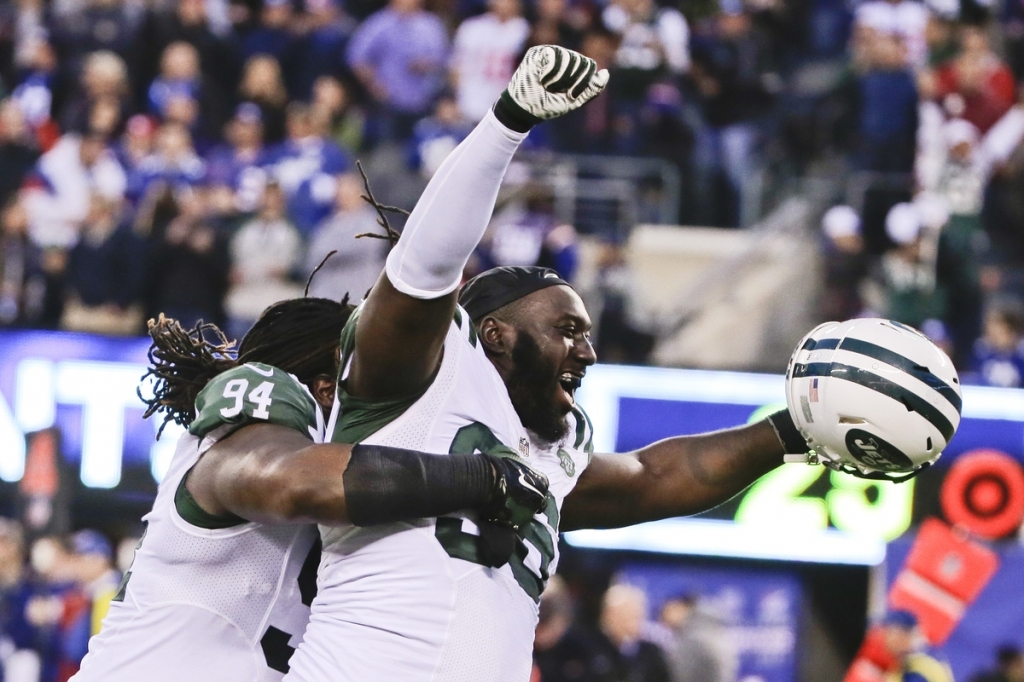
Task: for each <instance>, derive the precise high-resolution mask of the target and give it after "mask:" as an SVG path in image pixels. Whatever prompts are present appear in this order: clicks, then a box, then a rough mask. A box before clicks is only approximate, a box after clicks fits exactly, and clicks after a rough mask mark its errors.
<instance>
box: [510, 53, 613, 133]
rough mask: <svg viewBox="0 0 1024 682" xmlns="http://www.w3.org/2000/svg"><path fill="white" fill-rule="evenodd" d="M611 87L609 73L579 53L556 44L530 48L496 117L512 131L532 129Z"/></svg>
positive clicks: (577, 106)
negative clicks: (609, 85)
mask: <svg viewBox="0 0 1024 682" xmlns="http://www.w3.org/2000/svg"><path fill="white" fill-rule="evenodd" d="M607 84H608V70H607V69H601V70H600V71H598V70H597V63H596V62H595V61H594V60H593V59H590V58H589V57H584V56H583V55H581V54H580V53H579V52H573V51H572V50H568V49H566V48H564V47H558V46H557V45H538V46H537V47H531V48H530V49H529V50H528V51H527V52H526V56H525V57H523V61H522V62H521V63H520V64H519V68H518V69H516V72H515V73H514V74H512V80H511V81H509V84H508V87H507V88H506V89H505V91H504V92H503V93H501V97H500V98H499V99H498V101H497V103H496V104H495V105H494V114H495V116H496V117H497V118H498V120H499V121H501V123H502V124H504V125H505V126H506V127H508V128H510V129H511V130H516V131H519V132H523V133H525V132H527V131H528V130H529V129H530V128H531V127H532V126H534V125H536V124H538V123H540V122H541V121H546V120H548V119H552V118H557V117H558V116H561V115H563V114H566V113H568V112H570V111H572V110H573V109H578V108H579V107H581V106H583V105H584V104H586V103H587V102H589V101H590V100H591V99H593V98H594V97H596V96H597V95H598V94H600V92H601V91H602V90H604V87H605V86H606V85H607Z"/></svg>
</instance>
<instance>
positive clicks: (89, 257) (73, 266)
mask: <svg viewBox="0 0 1024 682" xmlns="http://www.w3.org/2000/svg"><path fill="white" fill-rule="evenodd" d="M89 204H90V205H89V213H88V215H87V216H86V218H85V220H84V222H83V223H82V229H81V235H80V238H79V240H78V243H77V244H76V245H75V246H74V248H72V249H71V252H70V254H69V256H68V267H67V300H66V302H65V305H64V315H63V317H62V319H61V326H62V327H63V328H64V329H68V330H70V331H81V332H94V333H100V334H117V335H130V334H137V333H139V331H140V330H141V329H142V308H141V300H142V290H141V289H142V277H143V273H142V267H143V258H144V255H145V252H144V248H143V245H142V244H141V242H140V241H139V240H138V238H137V237H136V236H135V235H134V234H132V232H131V229H130V227H129V226H128V225H127V224H126V223H124V222H122V220H121V218H122V216H121V205H120V203H119V202H117V201H114V200H111V199H109V198H107V197H104V196H102V195H100V194H93V195H92V197H91V198H90V202H89Z"/></svg>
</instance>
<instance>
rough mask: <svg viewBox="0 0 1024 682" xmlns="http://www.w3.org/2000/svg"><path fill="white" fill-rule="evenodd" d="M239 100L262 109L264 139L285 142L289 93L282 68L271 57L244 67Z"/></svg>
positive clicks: (257, 59) (261, 58)
mask: <svg viewBox="0 0 1024 682" xmlns="http://www.w3.org/2000/svg"><path fill="white" fill-rule="evenodd" d="M238 96H239V99H242V100H245V101H247V102H253V103H254V104H256V105H257V106H258V107H259V108H260V114H261V118H262V120H263V139H264V141H265V142H266V143H267V144H276V143H278V142H280V141H281V140H283V139H284V134H285V111H286V109H287V108H288V91H287V90H285V87H284V80H283V79H282V77H281V65H280V64H279V63H278V61H277V60H276V59H274V58H273V57H271V56H269V55H256V56H255V57H252V58H251V59H249V60H248V61H247V62H246V63H245V68H244V70H243V71H242V80H241V83H240V84H239V86H238Z"/></svg>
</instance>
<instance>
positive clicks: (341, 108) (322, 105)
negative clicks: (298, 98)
mask: <svg viewBox="0 0 1024 682" xmlns="http://www.w3.org/2000/svg"><path fill="white" fill-rule="evenodd" d="M312 107H313V116H314V117H315V118H317V119H319V120H320V121H323V122H324V123H325V125H326V128H327V130H328V136H329V137H330V138H331V139H332V140H334V142H335V143H337V145H338V146H339V147H341V148H342V149H344V150H345V151H346V152H348V153H349V154H355V153H357V152H359V150H360V149H362V147H363V131H364V130H365V129H366V112H364V111H363V108H362V107H361V106H360V105H359V104H358V103H357V102H356V101H354V99H353V96H352V91H351V89H350V88H349V87H348V86H347V85H345V84H344V83H342V82H341V81H340V80H338V79H337V78H334V77H333V76H320V78H317V79H316V82H315V83H313V101H312Z"/></svg>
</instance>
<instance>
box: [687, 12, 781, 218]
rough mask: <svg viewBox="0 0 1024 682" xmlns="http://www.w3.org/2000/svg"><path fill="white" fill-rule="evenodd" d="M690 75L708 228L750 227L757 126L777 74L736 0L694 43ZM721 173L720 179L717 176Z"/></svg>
mask: <svg viewBox="0 0 1024 682" xmlns="http://www.w3.org/2000/svg"><path fill="white" fill-rule="evenodd" d="M692 59H693V65H692V67H691V74H692V76H693V80H694V83H695V85H696V88H697V94H698V97H699V98H700V102H701V106H702V111H703V117H704V124H705V127H704V129H703V130H702V131H701V132H700V135H699V138H698V147H697V163H698V166H699V167H700V169H701V172H702V176H703V178H704V180H703V188H702V191H701V195H702V196H711V195H714V194H716V192H715V187H716V186H719V185H720V183H721V182H724V187H723V190H724V191H722V192H718V193H717V194H718V195H719V198H718V199H717V201H715V200H712V201H708V202H706V203H707V206H708V208H710V211H706V212H709V215H706V216H702V222H703V223H704V224H707V225H724V226H737V225H749V224H750V223H751V222H753V220H754V217H755V215H756V212H757V206H756V203H757V202H756V199H755V192H756V185H757V183H758V182H759V181H758V180H757V175H758V174H759V172H760V166H761V160H760V159H761V157H760V153H759V136H760V125H761V123H762V121H763V119H764V117H765V116H766V114H767V113H768V111H769V110H770V108H771V105H772V102H773V99H774V90H775V87H776V81H777V76H776V75H775V73H774V70H773V67H772V65H771V62H770V55H769V53H768V51H767V45H766V43H765V40H764V38H763V36H762V35H761V34H760V33H759V32H758V31H757V30H755V28H754V24H753V19H752V17H751V16H750V14H749V13H748V12H747V11H746V10H745V9H744V8H743V6H742V4H741V3H740V2H739V0H724V1H723V3H722V13H721V14H720V15H718V16H717V17H716V19H715V22H714V30H713V32H712V33H710V34H709V35H705V36H700V39H699V40H697V39H695V40H694V43H693V50H692ZM719 174H721V176H722V177H721V178H719Z"/></svg>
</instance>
